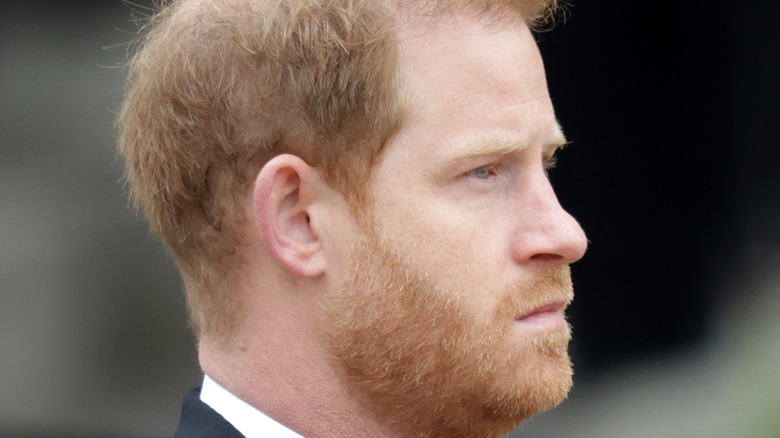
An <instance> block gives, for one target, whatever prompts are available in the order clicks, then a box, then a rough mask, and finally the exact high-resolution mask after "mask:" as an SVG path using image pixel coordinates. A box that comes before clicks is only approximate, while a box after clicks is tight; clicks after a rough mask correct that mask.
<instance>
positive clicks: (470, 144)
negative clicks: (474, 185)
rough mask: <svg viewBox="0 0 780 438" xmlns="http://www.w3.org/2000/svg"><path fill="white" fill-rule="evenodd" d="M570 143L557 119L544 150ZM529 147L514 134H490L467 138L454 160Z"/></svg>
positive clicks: (507, 153) (516, 150)
mask: <svg viewBox="0 0 780 438" xmlns="http://www.w3.org/2000/svg"><path fill="white" fill-rule="evenodd" d="M567 144H569V141H568V140H566V136H565V135H564V134H563V129H561V125H560V124H559V123H558V121H557V120H556V122H555V127H554V128H553V129H552V131H551V133H550V134H549V135H548V138H547V140H546V141H545V142H544V144H543V149H544V150H556V149H559V148H561V147H563V146H566V145H567ZM526 147H528V145H527V144H526V143H524V142H520V141H518V140H517V137H516V136H515V135H513V134H509V133H508V134H506V135H505V136H504V135H498V136H497V135H495V134H493V135H490V136H480V137H474V138H467V139H466V140H465V141H463V142H462V143H461V145H460V147H458V149H459V150H461V151H462V153H458V152H456V154H455V157H453V158H454V160H458V161H460V160H464V159H469V158H475V157H480V156H485V155H509V154H512V153H514V152H518V151H521V150H523V149H525V148H526Z"/></svg>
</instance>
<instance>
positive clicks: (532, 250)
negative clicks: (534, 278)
mask: <svg viewBox="0 0 780 438" xmlns="http://www.w3.org/2000/svg"><path fill="white" fill-rule="evenodd" d="M540 173H541V175H540V176H535V177H533V180H532V181H531V182H530V183H529V184H528V185H527V186H526V189H525V190H522V194H521V202H522V204H523V206H522V208H521V212H522V214H521V216H520V219H519V221H518V222H519V224H518V227H519V228H518V232H517V233H516V235H515V242H513V243H514V244H513V256H514V259H515V261H516V262H517V263H519V264H527V263H553V264H569V263H574V262H576V261H577V260H579V259H581V258H582V256H583V255H585V250H586V249H587V246H588V240H587V238H586V237H585V232H584V231H583V230H582V227H581V226H580V224H579V223H578V222H577V220H576V219H574V217H572V216H571V215H570V214H569V213H568V212H567V211H566V210H564V209H563V207H561V204H560V203H559V202H558V197H557V196H556V195H555V191H554V190H553V188H552V186H551V185H550V181H549V180H548V179H547V176H546V175H545V174H544V173H543V172H540Z"/></svg>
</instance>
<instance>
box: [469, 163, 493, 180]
mask: <svg viewBox="0 0 780 438" xmlns="http://www.w3.org/2000/svg"><path fill="white" fill-rule="evenodd" d="M495 174H496V169H495V164H488V165H485V166H479V167H477V168H476V169H472V170H470V171H469V172H468V175H469V176H473V177H475V178H477V179H488V178H489V177H490V176H491V175H495Z"/></svg>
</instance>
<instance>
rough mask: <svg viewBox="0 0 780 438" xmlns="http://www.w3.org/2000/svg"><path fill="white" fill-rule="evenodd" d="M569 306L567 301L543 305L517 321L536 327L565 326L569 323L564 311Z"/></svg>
mask: <svg viewBox="0 0 780 438" xmlns="http://www.w3.org/2000/svg"><path fill="white" fill-rule="evenodd" d="M567 304H568V302H567V301H564V300H559V301H553V302H550V303H547V304H544V305H541V306H539V307H537V308H535V309H533V310H532V311H530V312H528V313H526V314H524V315H521V316H520V317H518V318H517V321H518V322H523V323H532V324H535V325H561V324H563V325H565V324H567V323H566V318H565V317H564V315H563V311H564V310H565V309H566V306H567Z"/></svg>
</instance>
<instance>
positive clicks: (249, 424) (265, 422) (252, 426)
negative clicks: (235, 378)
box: [200, 376, 303, 438]
mask: <svg viewBox="0 0 780 438" xmlns="http://www.w3.org/2000/svg"><path fill="white" fill-rule="evenodd" d="M200 400H201V401H202V402H203V403H206V404H207V405H209V406H210V407H211V409H214V410H215V411H217V413H219V415H222V417H224V418H225V420H227V421H228V422H229V423H230V424H232V425H233V427H235V428H236V429H237V430H238V431H239V432H241V434H242V435H244V436H245V437H246V438H268V437H273V438H303V437H302V436H301V435H298V434H297V433H295V432H293V431H292V430H290V429H288V428H287V427H285V426H283V425H282V424H280V423H278V422H277V421H276V420H274V419H272V418H271V417H269V416H268V415H265V414H264V413H262V412H260V411H258V410H257V409H255V408H254V407H252V406H250V405H249V404H248V403H247V402H245V401H243V400H241V399H240V398H238V397H236V396H235V395H233V394H232V393H231V392H230V391H228V390H227V389H225V388H223V387H222V386H220V384H219V383H217V382H215V381H214V380H212V379H211V377H209V376H204V377H203V387H202V388H201V390H200Z"/></svg>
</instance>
